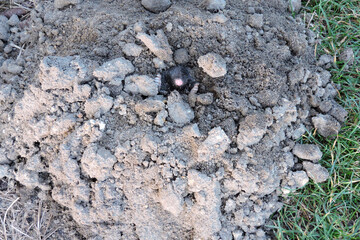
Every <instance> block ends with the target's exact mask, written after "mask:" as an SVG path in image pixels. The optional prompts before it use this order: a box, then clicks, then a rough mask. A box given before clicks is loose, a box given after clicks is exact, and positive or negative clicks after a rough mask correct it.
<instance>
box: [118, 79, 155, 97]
mask: <svg viewBox="0 0 360 240" xmlns="http://www.w3.org/2000/svg"><path fill="white" fill-rule="evenodd" d="M159 87H160V86H159V83H158V82H157V81H155V79H153V78H151V77H148V76H146V75H136V74H135V75H131V76H128V77H126V78H125V86H124V91H125V92H129V93H132V94H141V95H144V96H155V95H157V94H158V91H159Z"/></svg>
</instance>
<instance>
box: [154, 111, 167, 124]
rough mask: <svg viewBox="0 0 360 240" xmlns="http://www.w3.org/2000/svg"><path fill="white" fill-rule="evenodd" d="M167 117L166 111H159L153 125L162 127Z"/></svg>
mask: <svg viewBox="0 0 360 240" xmlns="http://www.w3.org/2000/svg"><path fill="white" fill-rule="evenodd" d="M167 117H168V112H167V111H166V110H161V111H160V112H158V113H157V114H156V117H155V119H154V124H156V125H158V126H160V127H162V126H164V124H165V121H166V118H167Z"/></svg>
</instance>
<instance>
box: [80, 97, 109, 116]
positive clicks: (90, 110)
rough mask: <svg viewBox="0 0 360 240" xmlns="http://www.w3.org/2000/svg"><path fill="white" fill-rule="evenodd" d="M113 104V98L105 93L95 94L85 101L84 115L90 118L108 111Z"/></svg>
mask: <svg viewBox="0 0 360 240" xmlns="http://www.w3.org/2000/svg"><path fill="white" fill-rule="evenodd" d="M112 106H113V98H112V97H110V96H106V95H101V96H96V97H93V98H91V99H88V100H86V102H85V109H84V110H85V113H86V116H87V117H89V118H91V117H94V116H97V115H102V114H104V113H106V112H108V111H109V110H110V109H111V107H112Z"/></svg>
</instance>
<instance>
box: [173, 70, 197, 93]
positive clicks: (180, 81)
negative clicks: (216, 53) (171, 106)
mask: <svg viewBox="0 0 360 240" xmlns="http://www.w3.org/2000/svg"><path fill="white" fill-rule="evenodd" d="M167 73H168V74H167V75H168V78H169V79H168V80H169V83H170V85H171V87H173V88H174V89H179V90H182V89H184V88H186V87H187V85H189V84H191V82H192V81H193V78H192V76H191V74H190V71H189V69H188V68H187V67H184V66H176V67H172V68H170V69H169V70H168V71H167Z"/></svg>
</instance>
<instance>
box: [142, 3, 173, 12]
mask: <svg viewBox="0 0 360 240" xmlns="http://www.w3.org/2000/svg"><path fill="white" fill-rule="evenodd" d="M141 4H142V5H143V6H144V8H146V9H147V10H149V11H150V12H153V13H160V12H164V11H166V9H168V8H169V7H170V6H171V1H170V0H141Z"/></svg>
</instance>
